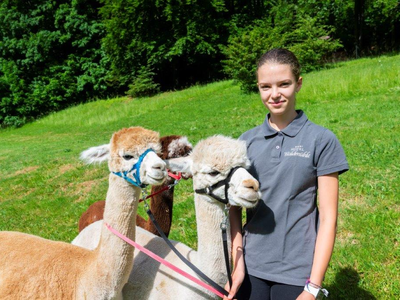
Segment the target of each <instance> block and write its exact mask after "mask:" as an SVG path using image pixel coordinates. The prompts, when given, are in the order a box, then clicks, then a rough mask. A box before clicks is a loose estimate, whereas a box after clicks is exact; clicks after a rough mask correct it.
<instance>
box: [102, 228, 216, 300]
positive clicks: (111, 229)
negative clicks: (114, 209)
mask: <svg viewBox="0 0 400 300" xmlns="http://www.w3.org/2000/svg"><path fill="white" fill-rule="evenodd" d="M104 224H105V225H106V227H107V228H108V230H110V231H111V232H112V233H113V234H115V235H116V236H118V237H119V238H120V239H122V240H124V241H125V242H127V243H128V244H130V245H131V246H133V247H135V248H136V249H137V250H139V251H141V252H143V253H144V254H146V255H148V256H150V257H151V258H152V259H154V260H156V261H158V262H159V263H161V264H163V265H165V266H167V267H168V268H170V269H171V270H173V271H175V272H177V273H179V274H181V275H182V276H184V277H186V278H188V279H189V280H191V281H193V282H195V283H197V284H198V285H200V286H202V287H204V288H205V289H207V290H209V291H210V292H212V293H214V294H216V295H217V296H219V297H221V298H224V296H223V295H222V294H221V293H220V292H219V291H217V290H216V289H214V288H213V287H212V286H210V285H208V284H206V283H204V282H203V281H201V280H199V279H197V278H196V277H193V276H192V275H190V274H188V273H186V272H185V271H183V270H181V269H179V268H178V267H176V266H174V265H173V264H171V263H169V262H168V261H166V260H165V259H163V258H161V257H159V256H158V255H157V254H155V253H153V252H151V251H150V250H148V249H146V248H144V247H142V246H140V245H139V244H137V243H136V242H134V241H132V240H131V239H129V238H127V237H126V236H124V235H122V234H121V233H119V232H118V231H116V230H115V229H114V228H112V227H111V226H110V225H109V224H107V223H105V222H104Z"/></svg>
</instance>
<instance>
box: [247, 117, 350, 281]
mask: <svg viewBox="0 0 400 300" xmlns="http://www.w3.org/2000/svg"><path fill="white" fill-rule="evenodd" d="M297 112H298V115H297V117H296V119H294V120H293V121H292V122H291V123H290V124H289V125H288V126H287V127H286V128H285V129H283V130H282V131H280V132H279V131H276V130H275V129H273V128H272V127H271V126H270V125H269V122H268V118H269V115H267V118H266V119H265V122H264V123H263V124H262V125H260V126H258V127H255V128H253V129H251V130H249V131H247V132H245V133H244V134H242V136H241V137H240V138H241V139H242V140H245V141H246V143H247V154H248V156H249V159H250V161H251V167H250V173H252V175H253V176H254V177H256V178H257V179H258V180H259V181H260V190H261V193H262V201H260V202H259V204H258V205H257V207H256V208H254V209H250V210H248V211H247V222H246V225H245V226H244V249H245V261H246V267H247V270H248V273H249V274H250V275H253V276H256V277H259V278H263V279H266V280H270V281H275V282H280V283H285V284H291V285H298V286H302V285H304V284H305V282H306V280H307V278H308V277H309V276H310V273H311V265H312V261H313V255H314V247H315V240H316V232H317V225H318V210H317V207H316V200H317V177H318V176H321V175H327V174H331V173H335V172H339V174H340V173H343V172H345V171H347V170H348V169H349V166H348V163H347V161H346V156H345V154H344V151H343V148H342V146H341V145H340V143H339V141H338V140H337V138H336V136H335V135H334V134H333V133H332V132H331V131H329V130H327V129H325V128H323V127H321V126H318V125H316V124H314V123H312V122H310V121H309V120H308V118H307V116H306V115H305V114H304V113H303V112H302V111H297Z"/></svg>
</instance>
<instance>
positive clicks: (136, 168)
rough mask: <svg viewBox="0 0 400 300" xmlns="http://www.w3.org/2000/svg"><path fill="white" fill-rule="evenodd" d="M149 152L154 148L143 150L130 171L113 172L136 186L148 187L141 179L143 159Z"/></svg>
mask: <svg viewBox="0 0 400 300" xmlns="http://www.w3.org/2000/svg"><path fill="white" fill-rule="evenodd" d="M149 152H154V150H153V149H151V148H149V149H147V150H146V151H144V152H143V154H142V155H140V156H139V159H138V161H137V162H136V163H135V164H134V165H133V166H132V168H131V169H130V170H129V171H122V172H113V173H114V174H115V175H117V176H119V177H121V178H123V179H125V180H126V181H128V182H129V183H131V184H133V185H134V186H137V187H139V188H141V189H143V188H145V187H146V184H142V182H141V181H140V166H141V165H142V161H143V159H144V157H145V156H146V155H147V154H148V153H149ZM128 175H131V176H132V177H133V179H134V180H132V178H130V177H128Z"/></svg>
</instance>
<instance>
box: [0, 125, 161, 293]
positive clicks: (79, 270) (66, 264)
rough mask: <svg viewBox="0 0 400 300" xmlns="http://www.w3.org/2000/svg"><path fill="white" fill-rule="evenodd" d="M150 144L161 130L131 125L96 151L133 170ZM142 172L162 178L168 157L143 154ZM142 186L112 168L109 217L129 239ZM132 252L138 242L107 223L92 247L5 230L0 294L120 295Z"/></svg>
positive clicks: (152, 179)
mask: <svg viewBox="0 0 400 300" xmlns="http://www.w3.org/2000/svg"><path fill="white" fill-rule="evenodd" d="M148 148H152V149H153V150H154V151H159V150H160V148H161V147H160V144H159V134H158V133H156V132H154V131H150V130H147V129H144V128H141V127H131V128H128V129H122V130H120V131H118V132H116V133H114V134H113V136H112V138H111V142H110V146H108V147H106V148H104V147H103V148H102V147H100V148H97V149H99V150H100V151H99V152H98V153H97V155H98V156H99V157H102V156H109V159H108V161H109V169H110V171H111V172H123V171H130V170H131V168H132V167H133V166H134V165H135V163H136V162H137V161H138V159H139V156H140V155H141V154H142V153H143V152H144V151H145V150H146V149H148ZM92 150H93V149H92ZM142 157H143V156H142ZM139 173H140V177H139V178H140V180H141V182H142V183H143V184H161V183H162V182H163V181H164V179H165V178H166V175H167V172H166V169H165V163H164V162H163V161H162V160H161V159H160V158H159V157H158V156H157V154H156V153H155V152H148V154H147V155H145V156H144V158H143V161H142V164H141V167H140V172H139ZM129 176H130V175H128V177H129ZM140 192H141V190H140V188H139V187H136V186H134V185H132V184H130V183H128V182H127V181H126V180H125V179H123V178H121V177H119V176H117V175H116V174H114V173H111V174H110V177H109V188H108V192H107V205H106V207H105V212H104V221H105V222H107V223H108V224H110V225H111V226H112V227H113V228H115V229H117V230H118V231H120V232H122V233H123V234H125V235H127V236H128V237H129V238H130V239H135V226H134V224H135V223H134V221H135V216H136V212H137V203H138V199H139V196H140ZM133 255H134V253H133V248H132V247H131V246H129V245H127V244H126V243H125V242H123V241H122V240H121V239H119V238H118V237H116V236H115V235H114V234H112V233H111V232H110V231H109V230H108V229H107V228H106V227H105V226H103V228H101V236H100V242H99V245H98V247H97V248H96V249H95V250H93V251H91V250H87V249H83V248H81V247H77V246H74V245H71V244H68V243H63V242H55V241H51V240H46V239H43V238H40V237H37V236H33V235H28V234H24V233H18V232H6V231H5V232H0V298H1V299H13V300H14V299H96V300H97V299H120V298H122V296H121V290H122V288H123V286H124V284H125V283H126V282H127V280H128V277H129V274H130V272H131V270H132V265H133V257H134V256H133Z"/></svg>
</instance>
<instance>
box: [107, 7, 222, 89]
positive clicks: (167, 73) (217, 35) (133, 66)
mask: <svg viewBox="0 0 400 300" xmlns="http://www.w3.org/2000/svg"><path fill="white" fill-rule="evenodd" d="M101 14H102V16H103V19H104V24H105V26H106V28H107V36H106V38H105V39H104V47H105V49H106V51H107V54H108V55H109V57H110V59H111V62H112V71H113V75H114V77H115V78H116V80H118V81H119V83H120V85H121V87H124V86H125V87H126V86H127V85H128V84H130V83H132V82H133V81H134V80H135V78H136V76H137V73H138V72H139V71H140V70H141V69H142V67H146V68H148V67H149V68H151V69H152V70H153V71H154V73H155V74H156V76H155V77H154V81H155V82H156V83H158V84H160V86H161V87H162V89H163V90H168V89H176V88H181V87H185V86H188V85H190V84H193V83H196V82H207V81H211V80H216V79H218V78H221V74H222V72H221V63H220V61H221V58H222V54H221V50H220V48H219V46H220V45H221V44H225V43H226V41H227V39H228V30H227V22H226V20H227V18H228V19H229V12H228V8H227V7H226V3H225V1H204V0H202V1H201V0H198V1H186V0H179V1H147V0H125V1H119V2H118V3H116V2H115V1H112V0H105V1H104V6H103V7H102V8H101Z"/></svg>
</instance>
